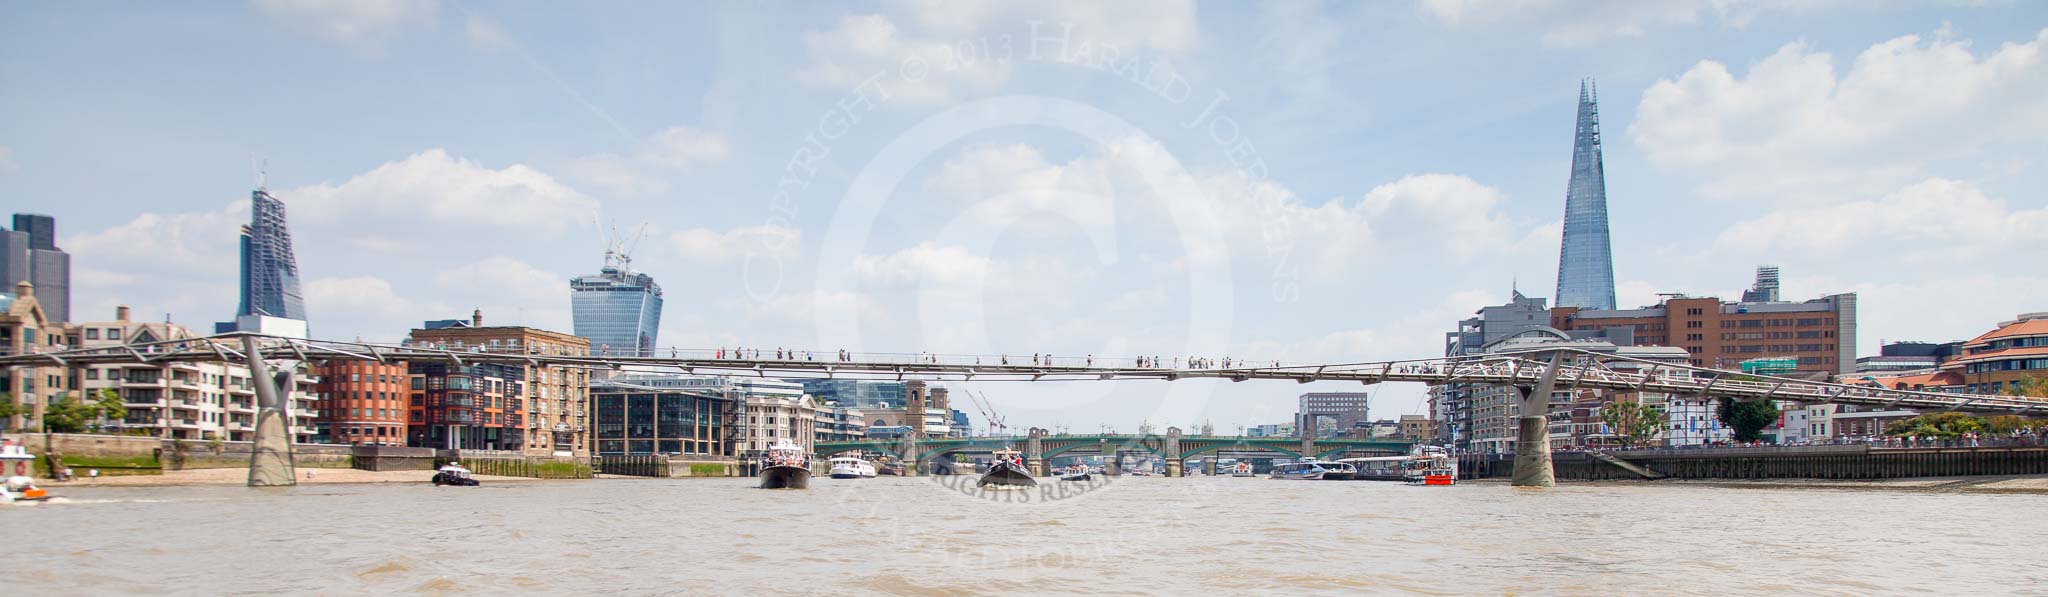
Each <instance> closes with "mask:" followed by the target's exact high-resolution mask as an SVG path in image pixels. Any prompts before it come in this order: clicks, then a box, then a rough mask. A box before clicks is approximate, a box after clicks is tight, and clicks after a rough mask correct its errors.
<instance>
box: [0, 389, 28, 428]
mask: <svg viewBox="0 0 2048 597" xmlns="http://www.w3.org/2000/svg"><path fill="white" fill-rule="evenodd" d="M25 414H28V409H25V408H22V407H21V403H19V402H15V401H14V395H13V394H9V393H6V392H0V428H5V427H7V422H8V421H9V420H12V419H13V418H14V416H15V415H25Z"/></svg>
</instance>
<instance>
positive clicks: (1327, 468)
mask: <svg viewBox="0 0 2048 597" xmlns="http://www.w3.org/2000/svg"><path fill="white" fill-rule="evenodd" d="M1301 461H1302V462H1306V463H1309V464H1313V465H1316V466H1317V467H1320V468H1322V469H1323V480H1324V481H1350V480H1351V476H1352V475H1354V474H1357V473H1358V469H1357V468H1356V467H1353V466H1351V465H1350V464H1346V463H1344V462H1332V461H1328V460H1316V459H1314V458H1303V459H1301Z"/></svg>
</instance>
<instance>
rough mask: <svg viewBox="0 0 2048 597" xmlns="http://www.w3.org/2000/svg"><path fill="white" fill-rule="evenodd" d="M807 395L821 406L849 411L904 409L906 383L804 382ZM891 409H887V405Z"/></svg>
mask: <svg viewBox="0 0 2048 597" xmlns="http://www.w3.org/2000/svg"><path fill="white" fill-rule="evenodd" d="M796 381H797V382H798V383H801V384H803V385H804V393H805V394H810V395H811V397H813V398H817V399H818V403H819V404H832V405H836V406H842V407H847V408H903V403H904V402H905V401H906V398H905V397H904V388H903V382H899V381H868V380H854V379H801V380H796ZM884 404H886V405H888V406H887V407H884V406H883V405H884Z"/></svg>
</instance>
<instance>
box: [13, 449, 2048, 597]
mask: <svg viewBox="0 0 2048 597" xmlns="http://www.w3.org/2000/svg"><path fill="white" fill-rule="evenodd" d="M960 481H970V482H971V478H942V477H927V478H895V477H883V478H879V479H871V480H832V479H826V478H822V477H820V478H816V479H813V481H812V485H811V489H809V490H807V491H767V490H759V489H753V488H752V487H751V484H752V480H750V479H674V480H653V479H648V480H639V479H623V480H614V479H606V480H595V481H551V482H520V483H498V484H492V485H487V486H485V487H479V488H461V489H457V488H442V489H436V488H433V487H429V486H428V485H427V484H426V483H420V484H417V485H398V484H389V483H387V484H361V485H315V486H303V487H297V488H283V489H249V488H244V487H226V486H204V487H132V488H117V487H103V488H73V489H68V490H64V491H63V492H62V493H63V494H64V495H65V496H66V498H67V499H68V500H69V502H68V503H54V504H42V505H38V506H35V507H15V508H0V521H4V523H0V524H5V528H6V529H7V531H8V533H7V536H8V537H9V538H10V539H11V541H10V543H11V544H12V546H13V547H14V550H13V554H12V555H13V557H11V558H9V559H10V560H11V563H10V564H9V565H8V566H7V568H8V569H9V572H8V573H6V574H5V576H6V577H7V580H8V583H7V585H6V586H7V587H8V588H9V589H10V591H9V592H10V593H13V594H28V595H35V594H56V595H68V594H96V595H97V594H110V593H151V594H157V593H178V594H203V595H213V594H249V593H262V594H275V593H321V594H371V593H380V594H381V593H392V592H425V593H467V592H474V593H508V592H509V593H516V594H528V593H541V592H557V593H578V594H590V593H607V594H720V595H757V594H819V595H845V594H911V595H981V594H1048V593H1058V594H1089V595H1127V594H1177V595H1186V594H1196V593H1198V592H1209V593H1212V594H1243V593H1267V594H1281V593H1285V594H1358V593H1424V594H1467V593H1481V594H1501V593H1515V594H1572V595H1580V594H1627V595H1638V594H1690V595H1724V594H1731V593H1742V594H1752V593H1798V594H1841V595H1863V594H1872V593H1921V594H1940V595H1978V594H2014V593H2022V594H2024V593H2031V594H2048V549H2044V547H2048V497H2044V496H2039V495H1992V494H1963V493H1940V492H1928V491H1897V490H1865V489H1853V490H1846V489H1773V488H1725V487H1708V486H1697V485H1692V486H1686V485H1657V484H1624V483H1615V484H1573V485H1564V486H1561V487H1558V488H1555V489H1549V490H1527V489H1516V488H1512V487H1508V486H1506V485H1504V484H1495V483H1470V484H1463V485H1458V486H1454V487H1412V486H1406V485H1402V484H1398V483H1381V482H1368V481H1275V480H1269V479H1265V478H1229V477H1206V478H1194V479H1167V478H1158V477H1152V478H1132V477H1125V478H1119V479H1115V480H1110V481H1106V482H1102V481H1098V482H1097V483H1096V484H1094V485H1088V486H1083V485H1079V484H1075V483H1060V482H1058V481H1054V480H1050V479H1048V480H1046V481H1045V482H1044V485H1043V486H1041V489H1040V490H1039V491H1031V492H1014V491H1013V492H1004V493H990V494H974V493H973V491H972V490H971V489H962V488H960V487H958V486H957V485H958V483H959V482H960Z"/></svg>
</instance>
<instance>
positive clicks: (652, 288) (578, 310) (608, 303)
mask: <svg viewBox="0 0 2048 597" xmlns="http://www.w3.org/2000/svg"><path fill="white" fill-rule="evenodd" d="M612 257H613V256H612V255H610V254H607V259H606V263H605V266H604V269H602V270H599V271H598V274H597V275H595V276H581V277H577V278H575V279H573V280H570V281H569V310H570V315H571V316H572V317H573V318H574V319H575V327H576V335H578V336H582V337H584V338H589V339H590V353H591V354H606V355H612V356H641V357H645V356H654V335H655V332H656V331H658V330H659V329H660V328H661V285H659V284H655V283H654V278H653V277H652V276H648V275H647V274H639V273H634V272H633V271H632V270H631V269H629V268H628V267H627V264H628V263H630V261H629V260H627V259H618V260H616V261H615V260H613V259H612Z"/></svg>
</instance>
